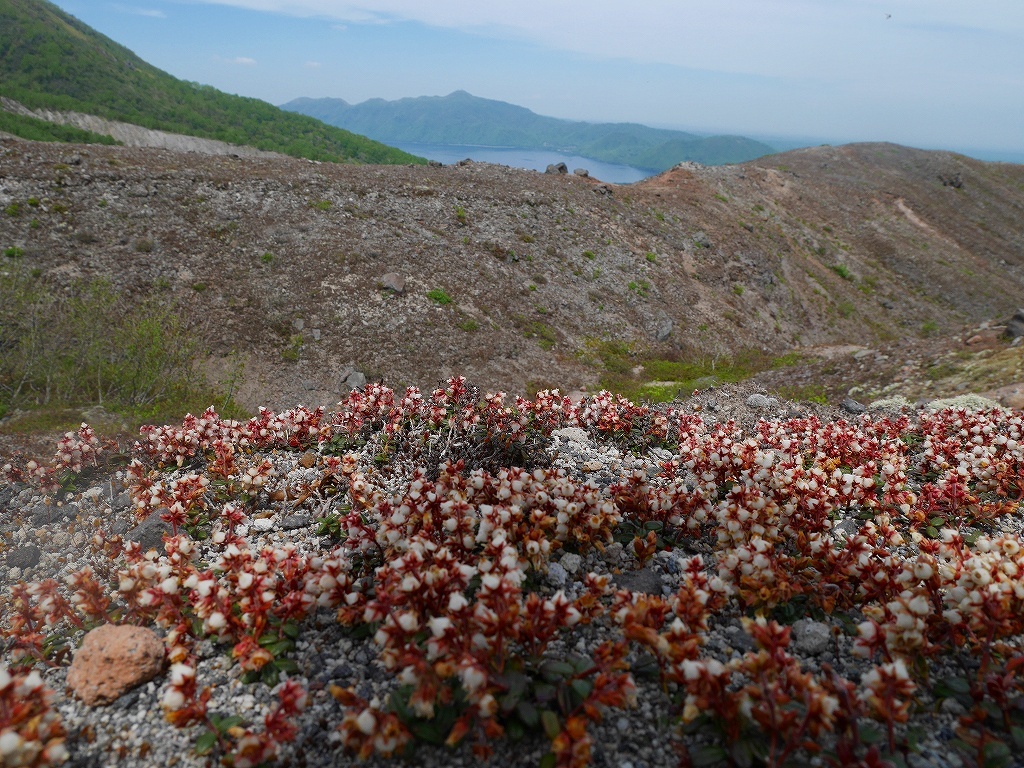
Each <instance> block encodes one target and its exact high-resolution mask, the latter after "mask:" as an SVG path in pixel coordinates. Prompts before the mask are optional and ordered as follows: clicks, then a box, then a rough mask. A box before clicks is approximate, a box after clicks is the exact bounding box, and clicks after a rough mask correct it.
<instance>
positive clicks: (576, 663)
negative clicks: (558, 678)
mask: <svg viewBox="0 0 1024 768" xmlns="http://www.w3.org/2000/svg"><path fill="white" fill-rule="evenodd" d="M569 663H570V664H572V668H573V671H574V672H575V673H576V674H577V675H582V674H583V673H584V672H586V671H587V670H588V669H591V668H592V667H593V666H594V661H593V659H588V658H587V657H586V656H576V657H574V658H573V659H572V661H571V662H569Z"/></svg>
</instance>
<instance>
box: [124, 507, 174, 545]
mask: <svg viewBox="0 0 1024 768" xmlns="http://www.w3.org/2000/svg"><path fill="white" fill-rule="evenodd" d="M166 511H167V510H166V509H164V508H163V507H161V508H160V509H156V510H153V511H152V512H151V513H150V515H149V517H147V518H146V519H145V520H143V521H142V522H141V523H139V524H138V525H137V526H135V527H134V528H132V529H131V530H130V531H128V533H127V534H126V535H125V538H126V539H128V540H129V541H137V542H139V544H141V545H142V551H143V552H148V551H149V550H151V549H155V550H157V551H158V552H163V549H164V534H165V533H166V534H167V535H168V536H170V535H171V525H170V523H165V522H164V521H163V520H161V519H160V515H161V514H163V513H164V512H166Z"/></svg>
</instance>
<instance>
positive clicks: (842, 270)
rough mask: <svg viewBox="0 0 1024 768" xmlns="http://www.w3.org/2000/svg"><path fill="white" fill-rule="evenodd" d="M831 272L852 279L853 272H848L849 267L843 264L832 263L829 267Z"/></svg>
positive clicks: (845, 278)
mask: <svg viewBox="0 0 1024 768" xmlns="http://www.w3.org/2000/svg"><path fill="white" fill-rule="evenodd" d="M829 269H831V270H832V271H833V272H835V273H836V274H837V275H839V276H840V277H841V278H843V280H853V273H852V272H850V269H849V267H847V266H846V265H845V264H833V265H831V266H830V267H829Z"/></svg>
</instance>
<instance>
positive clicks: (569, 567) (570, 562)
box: [558, 552, 583, 574]
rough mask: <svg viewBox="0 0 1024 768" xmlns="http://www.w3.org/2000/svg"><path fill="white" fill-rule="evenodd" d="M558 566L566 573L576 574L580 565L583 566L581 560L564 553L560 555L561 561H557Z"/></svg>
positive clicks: (571, 554)
mask: <svg viewBox="0 0 1024 768" xmlns="http://www.w3.org/2000/svg"><path fill="white" fill-rule="evenodd" d="M558 564H559V565H560V566H561V567H562V568H563V569H565V571H566V573H573V574H575V573H578V572H579V570H580V565H582V564H583V558H582V557H580V556H579V555H577V554H575V553H573V552H566V553H565V554H564V555H562V559H561V560H559V561H558Z"/></svg>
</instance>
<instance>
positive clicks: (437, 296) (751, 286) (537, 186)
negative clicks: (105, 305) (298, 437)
mask: <svg viewBox="0 0 1024 768" xmlns="http://www.w3.org/2000/svg"><path fill="white" fill-rule="evenodd" d="M1022 220H1024V167H1021V166H1012V165H1001V164H991V163H982V162H978V161H974V160H970V159H968V158H966V157H962V156H959V155H954V154H950V153H943V152H924V151H918V150H912V149H907V148H902V147H897V146H892V145H883V144H871V145H851V146H846V147H818V148H814V149H807V150H799V151H795V152H789V153H786V154H783V155H776V156H772V157H768V158H763V159H761V160H758V161H755V162H752V163H748V164H744V165H738V166H726V167H716V168H709V167H701V166H694V165H685V164H684V165H682V166H678V167H676V168H674V169H672V170H670V171H668V172H666V173H664V174H662V175H660V176H658V177H655V178H652V179H649V180H646V181H644V182H642V183H639V184H635V185H629V186H616V185H612V184H605V183H602V182H600V181H599V180H595V179H583V178H579V177H576V176H551V175H545V174H537V173H533V172H528V171H520V170H513V169H510V168H505V167H500V166H492V165H486V164H479V163H472V162H467V163H460V164H459V165H457V166H451V167H409V166H350V165H334V164H326V163H325V164H319V163H313V162H309V161H303V160H296V159H290V158H267V157H244V158H243V157H238V158H234V157H211V156H203V155H198V154H191V153H183V152H172V151H165V150H150V149H132V148H125V147H98V146H90V147H88V148H81V147H71V146H67V145H43V144H34V143H31V142H23V141H15V140H4V141H2V142H0V246H2V247H3V249H4V252H5V253H7V254H8V255H9V258H7V259H5V261H4V266H5V267H6V268H9V269H23V270H26V271H31V272H32V274H34V275H39V276H40V278H41V279H43V280H47V281H50V282H51V283H56V284H63V285H68V284H71V283H73V282H74V281H76V280H81V279H91V278H95V277H104V278H106V279H109V280H111V281H112V282H113V284H114V286H115V287H116V288H117V289H118V290H120V291H125V292H128V293H129V294H130V295H132V296H136V297H140V298H141V297H145V296H151V297H152V296H156V297H159V298H160V300H161V301H166V302H168V303H172V304H177V305H180V306H184V307H187V308H188V313H189V315H190V316H191V317H193V318H194V319H197V320H199V319H201V320H202V321H203V323H204V328H203V330H202V333H203V334H204V336H203V337H204V338H205V339H206V344H207V349H208V350H209V352H210V355H211V356H210V358H209V361H208V364H207V367H208V370H209V371H210V373H211V375H212V376H213V377H214V378H216V377H218V376H227V373H225V372H226V371H227V370H228V369H232V370H234V369H233V368H232V366H233V365H234V363H233V362H231V363H230V364H229V362H228V361H227V360H226V359H225V358H224V356H226V355H229V354H230V353H236V355H235V356H234V357H232V358H231V361H235V360H237V359H239V358H241V359H243V360H245V361H247V364H246V365H245V369H244V374H243V377H242V380H241V383H240V385H239V386H238V387H237V388H236V393H237V395H238V396H239V397H240V398H241V400H242V401H243V402H244V403H245V404H246V405H247V406H248V407H250V408H255V407H256V406H257V405H262V404H266V405H272V406H286V405H291V404H293V403H295V402H306V403H310V404H331V403H334V402H336V401H337V398H338V396H339V395H340V394H341V393H343V392H344V391H347V386H346V385H345V384H344V382H345V381H347V380H348V379H349V377H350V376H351V375H352V374H353V372H357V373H358V374H359V375H360V376H361V375H365V376H366V377H368V378H369V379H371V380H373V379H384V380H386V381H387V382H388V383H389V384H392V385H395V386H404V385H406V384H417V385H421V386H424V387H430V386H433V385H434V384H435V383H436V382H437V381H439V380H441V379H443V378H445V377H447V376H448V375H451V374H453V373H456V372H461V373H464V374H465V375H467V376H469V377H470V378H471V379H472V380H474V381H475V382H477V383H479V384H480V385H481V386H483V387H485V388H489V389H492V390H496V389H505V390H510V391H519V392H526V391H528V390H529V391H536V389H538V388H541V387H542V386H559V387H561V388H562V389H563V391H566V390H573V389H583V388H589V389H590V391H594V390H595V389H596V388H598V387H599V386H601V385H602V384H607V383H608V382H609V381H626V380H627V379H629V380H631V381H633V383H634V384H637V385H644V386H646V385H647V384H656V383H657V381H659V380H661V381H664V380H665V377H668V378H670V379H671V378H673V377H675V378H676V379H678V378H679V374H678V373H677V372H675V373H674V372H673V371H674V370H676V369H672V368H671V365H670V364H672V363H673V361H676V362H678V361H682V362H694V361H696V362H698V363H700V365H701V366H703V367H702V368H701V370H707V371H708V372H711V371H712V369H714V370H715V371H716V372H720V371H721V370H722V368H721V366H724V365H725V364H726V363H728V362H729V361H730V360H735V359H737V357H738V356H742V355H744V354H746V355H748V357H749V356H750V355H754V356H759V358H760V359H761V360H762V361H765V360H767V361H770V360H772V359H773V357H775V356H782V355H786V354H787V353H792V352H793V351H797V352H800V351H802V352H803V353H804V354H805V355H807V356H809V357H813V355H814V353H815V349H816V348H818V347H821V346H823V345H824V346H835V345H842V344H849V343H850V342H854V343H855V344H858V345H860V347H858V348H864V347H870V348H874V349H882V348H885V347H886V346H887V345H888V347H894V348H901V347H907V346H908V345H909V346H913V345H917V344H921V343H923V342H922V338H923V337H929V336H930V337H933V338H934V337H942V338H945V337H948V336H950V335H951V334H952V333H953V332H959V331H960V330H962V329H963V328H964V327H965V326H969V327H974V326H976V325H977V324H979V323H981V322H983V321H990V320H993V319H1000V318H1005V317H1008V316H1009V315H1010V314H1011V313H1012V311H1013V310H1014V309H1015V307H1016V306H1017V304H1018V303H1019V298H1018V297H1019V296H1020V294H1021V282H1022V280H1024V271H1022V268H1024V234H1022V228H1021V221H1022ZM385 286H389V287H385ZM799 359H800V358H799V357H798V356H790V357H789V358H784V362H788V364H792V363H793V362H794V361H797V360H799ZM658 360H660V361H663V362H664V363H665V364H664V365H663V366H662V368H666V367H667V369H668V370H667V372H666V371H663V370H662V369H659V368H658V366H657V365H654V364H648V363H650V361H658ZM716 363H718V364H720V367H719V368H718V369H715V365H716ZM645 364H647V367H646V368H645V367H644V366H645ZM761 367H764V364H761ZM755 368H756V366H755ZM750 372H753V369H752V370H751V371H748V372H747V373H750ZM616 376H617V377H618V379H616V378H615V377H616ZM659 377H660V378H659ZM684 378H685V377H684ZM690 378H692V375H691V376H690ZM651 379H654V381H651ZM358 380H360V379H359V376H357V377H356V379H353V381H358ZM667 384H668V385H672V381H668V382H667ZM848 386H849V385H848ZM656 390H657V387H654V388H653V389H651V388H649V390H644V391H656ZM672 391H674V390H671V391H669V394H670V395H671V392H672Z"/></svg>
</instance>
